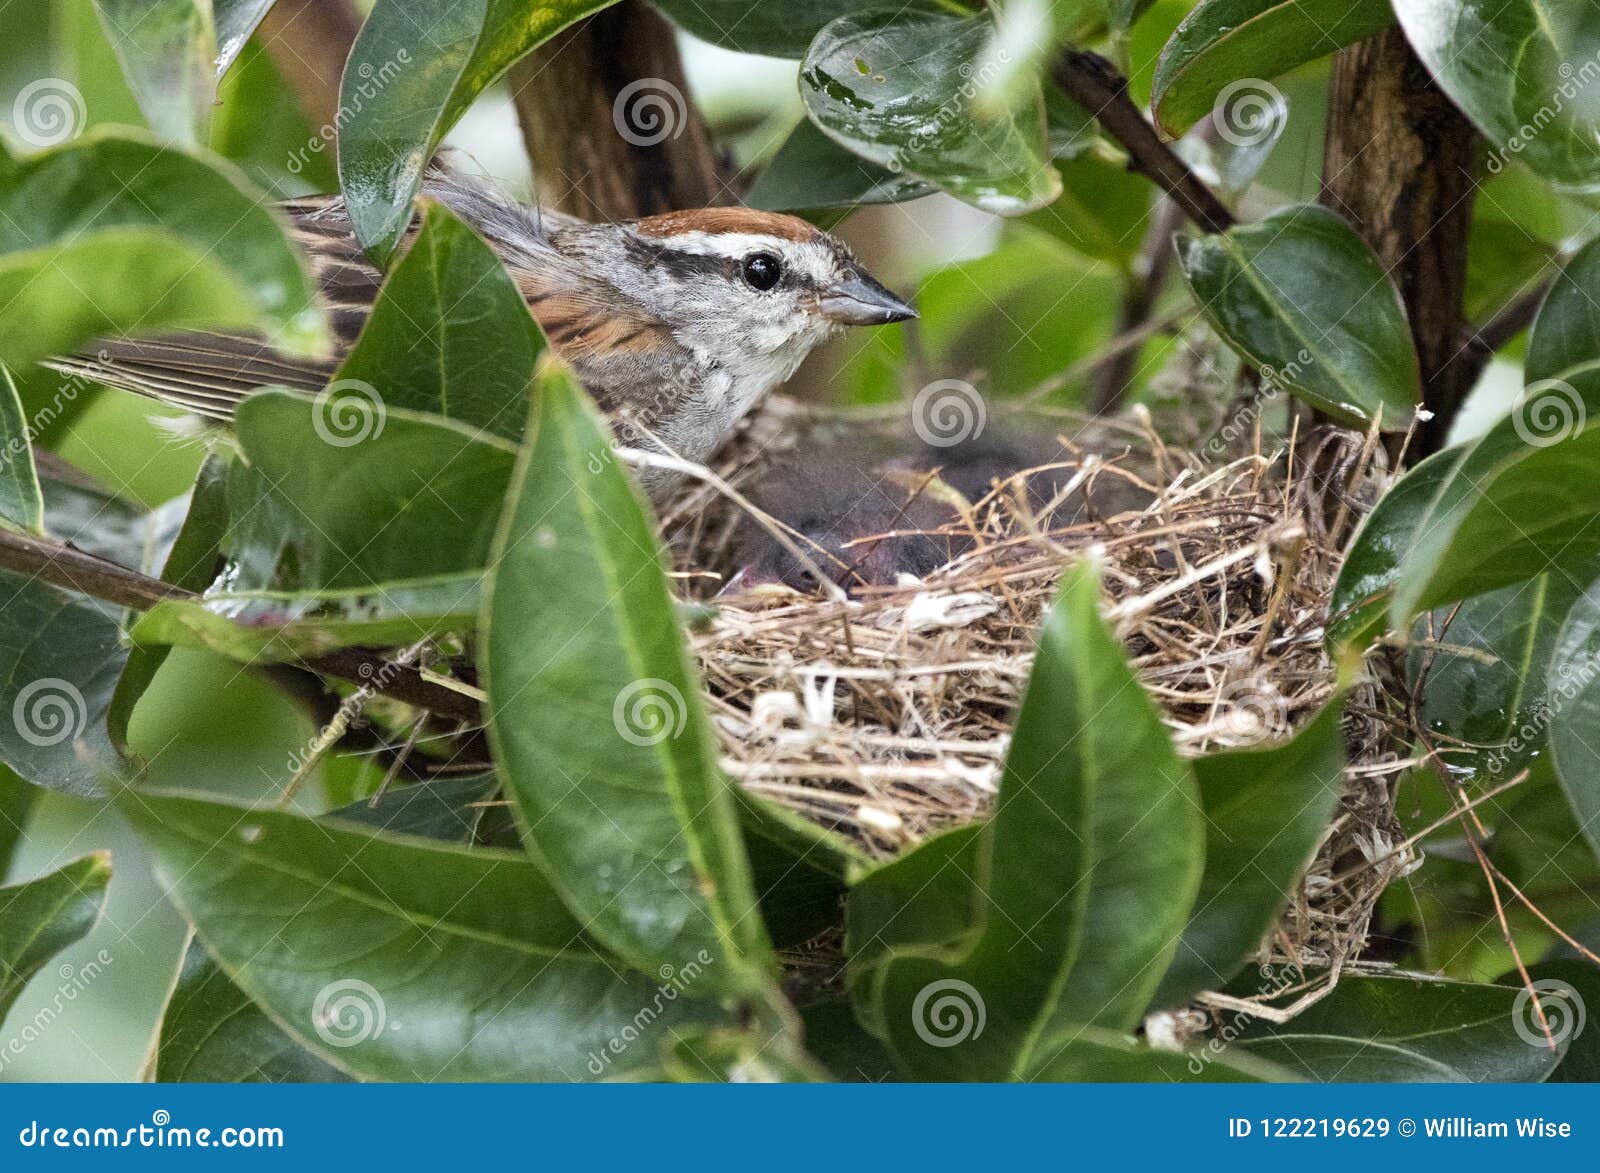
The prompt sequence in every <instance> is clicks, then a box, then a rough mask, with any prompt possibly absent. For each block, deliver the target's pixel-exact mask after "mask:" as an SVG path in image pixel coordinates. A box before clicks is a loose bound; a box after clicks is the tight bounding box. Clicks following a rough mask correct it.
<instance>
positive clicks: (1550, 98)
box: [1394, 0, 1600, 191]
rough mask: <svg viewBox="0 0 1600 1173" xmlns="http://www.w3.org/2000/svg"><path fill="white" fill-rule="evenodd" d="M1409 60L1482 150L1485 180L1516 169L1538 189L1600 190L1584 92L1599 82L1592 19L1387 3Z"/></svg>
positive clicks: (1476, 1)
mask: <svg viewBox="0 0 1600 1173" xmlns="http://www.w3.org/2000/svg"><path fill="white" fill-rule="evenodd" d="M1394 11H1395V15H1396V16H1397V17H1399V19H1400V25H1401V27H1402V28H1404V29H1405V32H1406V37H1407V39H1409V40H1410V42H1411V47H1412V48H1413V49H1415V50H1416V52H1417V56H1418V57H1420V58H1421V59H1422V62H1423V64H1425V65H1426V66H1427V67H1428V72H1429V73H1431V74H1432V75H1433V76H1434V79H1435V80H1436V81H1438V83H1439V85H1440V86H1441V87H1443V89H1444V91H1445V92H1446V93H1447V94H1449V95H1450V97H1451V99H1452V100H1453V101H1454V102H1455V103H1456V105H1458V106H1460V107H1461V109H1462V111H1464V112H1465V113H1466V115H1467V117H1469V118H1471V119H1472V121H1473V122H1475V123H1477V124H1478V128H1479V129H1480V130H1482V131H1483V133H1484V135H1485V136H1486V137H1487V138H1488V140H1489V149H1490V164H1489V169H1490V171H1491V172H1498V171H1500V170H1501V169H1503V168H1504V167H1505V165H1506V164H1507V163H1509V162H1510V161H1512V160H1514V159H1520V160H1521V161H1522V162H1524V163H1526V164H1527V165H1528V166H1529V167H1531V168H1533V170H1534V171H1536V172H1538V173H1539V174H1540V175H1541V176H1543V177H1544V178H1546V179H1549V180H1552V181H1553V182H1555V183H1558V184H1561V185H1563V186H1566V187H1571V188H1577V189H1580V190H1584V191H1593V190H1596V189H1597V188H1600V138H1597V136H1596V133H1595V132H1596V125H1597V122H1600V119H1596V117H1595V107H1594V104H1593V101H1592V99H1591V97H1590V96H1589V95H1588V94H1586V93H1584V91H1585V89H1586V87H1588V86H1590V85H1592V84H1593V83H1594V82H1595V81H1596V80H1600V63H1597V59H1596V49H1597V46H1600V12H1597V11H1596V10H1595V9H1594V8H1593V6H1591V5H1588V4H1561V3H1555V2H1553V0H1457V2H1455V3H1450V4H1442V3H1438V2H1437V0H1394Z"/></svg>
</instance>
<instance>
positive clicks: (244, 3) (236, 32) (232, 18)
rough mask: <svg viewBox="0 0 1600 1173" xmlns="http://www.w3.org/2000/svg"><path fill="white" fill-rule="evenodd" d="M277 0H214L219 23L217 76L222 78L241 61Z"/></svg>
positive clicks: (217, 31)
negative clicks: (246, 46)
mask: <svg viewBox="0 0 1600 1173" xmlns="http://www.w3.org/2000/svg"><path fill="white" fill-rule="evenodd" d="M276 2H277V0H211V12H212V19H213V20H214V21H215V23H216V44H217V55H216V57H215V58H214V59H213V62H212V64H213V66H214V67H215V70H216V75H217V76H218V77H221V76H222V75H223V74H225V73H227V72H228V67H229V66H231V65H232V64H233V63H234V62H235V61H236V60H238V57H239V54H240V53H242V52H243V51H244V46H245V42H246V41H248V40H249V39H250V36H251V34H252V33H254V32H255V31H256V28H257V26H259V25H260V24H261V22H262V20H264V19H265V18H266V15H267V13H268V11H269V10H270V9H271V8H272V6H273V4H275V3H276Z"/></svg>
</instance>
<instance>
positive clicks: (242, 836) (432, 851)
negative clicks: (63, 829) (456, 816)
mask: <svg viewBox="0 0 1600 1173" xmlns="http://www.w3.org/2000/svg"><path fill="white" fill-rule="evenodd" d="M118 806H119V807H120V809H121V810H122V812H123V813H124V815H125V816H126V817H127V818H128V820H129V821H130V822H131V823H132V824H133V826H134V828H135V829H136V830H137V831H138V832H139V834H140V835H141V837H142V838H143V839H144V842H145V845H146V847H147V848H148V849H149V851H150V853H151V856H152V857H153V860H154V864H155V869H156V874H157V877H158V878H159V879H160V880H161V881H162V884H163V886H164V887H165V888H166V890H167V891H168V893H169V895H170V897H171V899H172V900H173V901H174V902H175V903H176V904H177V905H178V907H179V909H180V910H181V911H182V912H183V913H184V915H185V916H186V917H188V918H189V920H190V921H191V922H192V923H193V924H194V926H195V929H196V931H197V932H198V934H199V936H200V939H201V941H203V942H204V944H205V946H206V948H207V949H208V950H209V952H210V953H211V954H212V956H213V957H215V958H216V959H217V961H218V963H219V964H220V966H221V968H222V970H223V972H224V973H225V974H226V975H227V977H228V978H229V980H230V981H232V982H233V983H234V984H236V985H237V986H238V987H239V988H240V989H242V990H243V991H244V992H245V994H246V995H247V996H248V997H249V998H250V999H251V1001H253V1002H255V1003H256V1004H257V1005H259V1006H260V1007H261V1008H262V1009H263V1010H264V1011H266V1013H267V1014H268V1015H269V1016H270V1017H271V1018H272V1020H273V1021H274V1022H275V1023H276V1024H277V1025H278V1026H279V1027H280V1028H281V1029H283V1030H284V1031H285V1032H287V1033H288V1034H289V1035H290V1036H291V1037H292V1038H293V1039H295V1040H296V1041H297V1042H298V1043H300V1044H301V1045H302V1046H305V1047H307V1048H308V1049H310V1050H311V1051H313V1052H314V1053H315V1054H317V1055H318V1056H319V1057H321V1058H322V1059H324V1060H326V1061H327V1062H329V1063H332V1064H333V1065H334V1066H336V1067H338V1068H339V1069H341V1070H343V1071H345V1072H347V1073H349V1074H351V1075H355V1076H357V1077H360V1078H364V1079H383V1080H406V1081H410V1080H423V1081H435V1080H498V1079H516V1080H549V1079H558V1080H581V1079H586V1078H591V1077H592V1078H600V1077H602V1076H606V1077H609V1076H616V1075H619V1074H624V1073H626V1072H627V1071H629V1070H631V1069H635V1068H639V1067H647V1066H650V1065H652V1064H653V1063H654V1062H655V1060H656V1055H657V1051H658V1048H659V1047H660V1046H662V1045H663V1044H665V1043H667V1042H669V1041H670V1040H671V1039H672V1037H673V1034H674V1031H675V1030H677V1029H678V1028H679V1027H681V1026H683V1025H686V1024H690V1023H706V1024H720V1023H722V1022H723V1021H725V1019H724V1016H723V1013H722V1012H721V1011H720V1010H719V1008H718V1005H717V1003H716V1001H715V1000H714V999H709V998H707V997H705V996H704V995H706V994H707V993H710V992H712V983H711V982H710V981H709V980H703V979H706V978H708V976H709V970H710V967H709V966H702V965H701V963H698V962H695V961H692V960H690V959H686V961H685V964H684V965H683V966H681V967H680V968H679V969H678V971H676V972H675V973H674V974H673V975H672V976H671V977H670V978H661V977H659V976H658V975H656V974H650V975H648V976H647V975H643V974H638V973H630V972H628V971H627V970H626V969H625V967H623V966H621V965H620V964H619V963H618V962H617V960H616V959H615V958H612V957H609V956H607V955H606V954H604V953H602V952H599V951H597V950H596V948H595V946H594V945H593V944H592V943H591V940H590V938H589V936H588V935H587V934H586V933H585V931H584V930H583V929H582V927H581V926H579V925H578V924H577V923H576V922H575V921H574V920H573V919H572V918H571V916H570V915H569V914H568V913H567V911H566V909H565V908H564V907H563V906H562V903H561V901H560V899H559V898H558V897H557V895H556V893H555V892H554V890H553V889H552V888H551V887H550V885H549V884H548V883H547V882H546V881H545V880H544V878H543V877H542V876H541V875H540V873H539V870H538V869H537V868H536V867H534V865H533V864H532V863H531V862H530V861H528V860H527V859H526V858H525V857H523V856H521V855H519V854H514V853H510V852H504V851H494V850H489V849H482V848H480V849H473V850H469V849H466V848H462V847H457V846H453V845H449V844H442V843H438V842H435V841H433V840H427V839H418V838H412V837H408V836H398V835H387V834H380V833H377V832H374V831H371V830H369V829H367V828H358V827H355V826H353V825H350V824H341V823H335V822H332V821H323V820H313V819H307V818H303V817H301V816H298V815H292V814H288V813H286V812H282V811H264V810H249V809H246V808H243V807H237V806H232V805H229V804H226V803H220V802H208V801H204V800H201V799H195V798H188V797H182V796H179V795H172V794H160V793H154V792H139V793H135V792H132V791H128V792H124V794H123V795H122V796H121V797H120V798H119V800H118ZM658 982H659V983H660V984H659V985H658ZM666 990H670V993H663V991H666ZM613 1045H614V1046H615V1050H613V1049H612V1048H613Z"/></svg>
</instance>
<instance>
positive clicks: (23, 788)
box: [0, 766, 39, 883]
mask: <svg viewBox="0 0 1600 1173" xmlns="http://www.w3.org/2000/svg"><path fill="white" fill-rule="evenodd" d="M38 794H39V790H38V788H37V787H35V786H29V785H28V784H27V783H26V782H24V781H23V780H22V779H21V778H19V777H17V776H16V774H14V773H13V772H12V771H10V770H8V769H6V768H5V767H4V766H0V883H3V882H4V881H5V878H6V873H7V872H8V871H10V869H11V857H12V855H13V854H14V853H15V852H16V850H17V846H18V844H20V843H21V842H22V837H23V833H24V832H25V831H26V829H27V826H28V816H29V815H30V814H32V813H33V803H34V799H36V798H37V797H38Z"/></svg>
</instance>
